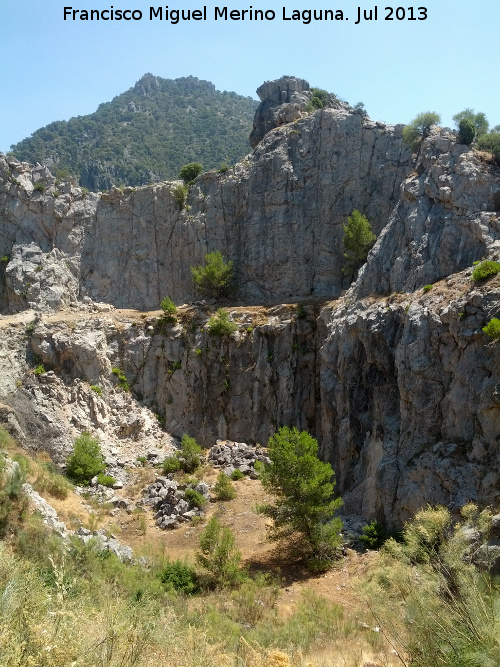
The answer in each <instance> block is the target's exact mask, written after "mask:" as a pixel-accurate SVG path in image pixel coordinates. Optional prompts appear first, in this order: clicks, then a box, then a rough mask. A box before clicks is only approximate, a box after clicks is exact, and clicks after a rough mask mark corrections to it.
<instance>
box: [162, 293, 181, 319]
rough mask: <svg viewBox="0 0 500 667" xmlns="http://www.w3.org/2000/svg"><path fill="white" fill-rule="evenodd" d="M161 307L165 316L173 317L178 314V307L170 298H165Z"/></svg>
mask: <svg viewBox="0 0 500 667" xmlns="http://www.w3.org/2000/svg"><path fill="white" fill-rule="evenodd" d="M160 305H161V309H162V310H163V312H164V313H165V315H170V316H172V315H175V314H176V313H177V306H176V305H175V303H174V302H173V301H172V299H171V298H170V297H169V296H167V297H165V299H163V301H162V302H161V304H160Z"/></svg>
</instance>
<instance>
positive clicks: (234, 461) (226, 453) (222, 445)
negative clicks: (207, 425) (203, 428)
mask: <svg viewBox="0 0 500 667" xmlns="http://www.w3.org/2000/svg"><path fill="white" fill-rule="evenodd" d="M257 461H260V462H261V463H270V462H271V461H270V459H269V457H268V456H267V452H266V450H265V449H262V448H261V447H252V446H250V445H247V444H246V443H245V442H231V441H228V440H217V444H216V445H215V446H214V447H211V448H210V451H209V452H208V462H209V463H210V464H211V465H213V466H214V468H221V469H222V471H223V472H224V474H225V475H227V476H228V477H230V476H231V475H232V474H233V473H234V472H235V471H236V470H239V472H240V473H241V474H242V475H249V476H250V477H251V478H252V479H257V478H258V476H259V475H258V473H257V471H256V470H255V463H256V462H257Z"/></svg>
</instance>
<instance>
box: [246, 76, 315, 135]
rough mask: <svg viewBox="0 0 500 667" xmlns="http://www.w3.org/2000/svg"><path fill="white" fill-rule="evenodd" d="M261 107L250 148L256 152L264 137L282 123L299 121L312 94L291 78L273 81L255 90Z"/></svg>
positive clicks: (307, 86)
mask: <svg viewBox="0 0 500 667" xmlns="http://www.w3.org/2000/svg"><path fill="white" fill-rule="evenodd" d="M257 95H258V96H259V99H260V100H261V103H260V104H259V106H258V107H257V110H256V112H255V118H254V121H253V129H252V132H251V133H250V146H251V147H252V148H255V147H256V146H257V145H258V144H259V142H260V141H262V139H263V138H264V136H265V135H266V134H267V133H268V132H269V131H270V130H273V129H274V128H275V127H278V126H279V125H283V123H291V122H292V121H294V120H298V119H299V118H302V116H303V115H304V114H303V112H304V110H305V107H306V105H307V103H308V102H310V101H311V97H312V94H311V92H310V89H309V83H308V82H307V81H305V80H304V79H297V78H296V77H294V76H282V77H281V79H277V80H276V81H266V82H265V83H263V84H262V86H260V87H259V88H257Z"/></svg>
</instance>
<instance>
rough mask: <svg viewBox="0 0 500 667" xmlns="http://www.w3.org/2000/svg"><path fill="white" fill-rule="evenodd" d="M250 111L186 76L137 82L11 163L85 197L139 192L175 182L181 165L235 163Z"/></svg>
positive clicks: (22, 145) (20, 148)
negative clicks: (69, 182)
mask: <svg viewBox="0 0 500 667" xmlns="http://www.w3.org/2000/svg"><path fill="white" fill-rule="evenodd" d="M256 107H257V102H256V101H255V100H253V99H252V98H250V97H242V96H240V95H237V94H236V93H232V92H226V91H224V92H219V91H217V90H215V86H214V85H213V84H212V83H210V82H208V81H200V80H199V79H196V78H195V77H192V76H189V77H183V78H180V79H173V80H172V79H162V78H160V77H156V76H153V75H152V74H145V75H144V76H143V77H142V78H141V79H140V80H139V81H138V82H137V83H136V84H135V86H134V87H133V88H130V90H128V91H126V92H125V93H122V94H121V95H118V96H117V97H115V98H114V99H113V100H112V101H111V102H106V103H104V104H100V105H99V108H98V109H97V111H96V112H95V113H92V114H89V115H87V116H77V117H76V118H71V119H70V120H69V121H56V122H54V123H51V124H50V125H47V126H46V127H43V128H40V129H39V130H37V131H36V132H34V133H33V134H32V136H31V137H28V138H26V139H24V140H23V141H21V142H19V143H18V144H16V145H14V146H12V149H13V155H14V157H16V158H17V159H19V160H23V161H26V162H31V163H37V162H40V164H45V165H47V166H49V167H50V169H51V171H52V173H54V174H57V172H66V173H70V174H73V175H75V176H77V177H78V179H79V184H80V185H81V186H82V187H86V188H88V189H90V190H107V189H109V188H110V187H111V186H112V185H132V186H138V185H145V184H147V183H150V182H156V181H161V180H166V179H171V178H175V177H176V176H177V174H178V172H179V168H180V167H181V166H182V165H184V164H186V163H188V162H194V161H196V162H201V163H202V164H203V166H204V167H205V168H206V169H213V168H215V167H219V166H220V164H221V163H222V162H224V161H228V162H230V163H232V162H235V161H237V160H238V159H239V158H241V157H243V156H244V155H245V154H246V153H248V151H249V146H248V135H249V133H250V130H251V127H252V119H253V115H254V112H255V109H256ZM61 175H62V174H61Z"/></svg>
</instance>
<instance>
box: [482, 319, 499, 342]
mask: <svg viewBox="0 0 500 667" xmlns="http://www.w3.org/2000/svg"><path fill="white" fill-rule="evenodd" d="M483 331H484V333H485V334H486V335H487V336H489V337H490V338H492V339H493V340H498V338H500V320H499V319H497V318H496V317H493V318H492V319H491V320H490V321H489V322H488V324H487V325H486V326H485V327H483Z"/></svg>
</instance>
